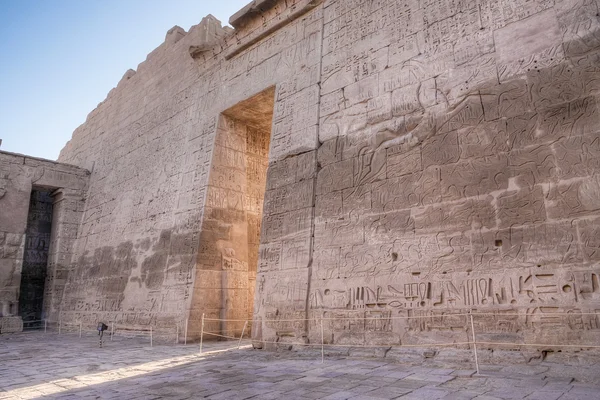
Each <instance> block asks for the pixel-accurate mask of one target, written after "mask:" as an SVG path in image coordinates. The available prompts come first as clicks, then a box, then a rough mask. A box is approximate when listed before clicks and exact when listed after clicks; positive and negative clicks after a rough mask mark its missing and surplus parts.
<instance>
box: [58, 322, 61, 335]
mask: <svg viewBox="0 0 600 400" xmlns="http://www.w3.org/2000/svg"><path fill="white" fill-rule="evenodd" d="M60 322H61V321H60V319H59V320H58V334H59V335H60V325H61V324H60Z"/></svg>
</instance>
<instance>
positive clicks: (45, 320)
mask: <svg viewBox="0 0 600 400" xmlns="http://www.w3.org/2000/svg"><path fill="white" fill-rule="evenodd" d="M47 331H48V320H47V319H44V333H46V332H47Z"/></svg>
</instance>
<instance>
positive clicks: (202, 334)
mask: <svg viewBox="0 0 600 400" xmlns="http://www.w3.org/2000/svg"><path fill="white" fill-rule="evenodd" d="M203 336H204V313H202V323H201V324H200V354H202V339H203Z"/></svg>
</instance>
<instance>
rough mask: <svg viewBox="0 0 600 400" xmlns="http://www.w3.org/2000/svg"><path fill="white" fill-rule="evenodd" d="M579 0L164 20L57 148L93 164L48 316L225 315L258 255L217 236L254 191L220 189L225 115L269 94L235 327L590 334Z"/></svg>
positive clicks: (587, 125) (592, 85)
mask: <svg viewBox="0 0 600 400" xmlns="http://www.w3.org/2000/svg"><path fill="white" fill-rule="evenodd" d="M598 13H599V10H598V4H597V2H596V1H594V0H536V1H531V0H510V1H509V0H499V1H491V0H478V1H476V2H474V1H461V0H436V1H433V0H422V1H376V0H373V1H353V0H327V1H307V0H298V1H286V2H284V1H270V0H269V1H264V0H263V1H254V2H252V3H251V4H250V5H249V6H248V7H246V8H245V9H244V10H242V11H241V12H240V13H238V14H236V15H235V16H234V17H232V19H231V23H232V24H233V25H234V27H235V31H232V30H230V29H222V28H221V27H220V24H219V23H218V22H217V21H215V20H214V19H213V18H211V17H207V18H206V19H205V20H203V22H202V23H201V24H200V25H198V26H196V27H193V28H192V29H191V30H190V32H189V33H186V32H184V31H183V30H181V29H179V28H174V29H172V30H171V31H169V33H168V34H167V38H166V40H165V43H163V44H162V45H161V46H160V47H159V48H157V49H156V50H155V51H154V52H152V53H151V54H150V55H149V56H148V59H147V60H146V61H145V62H144V63H142V64H140V66H139V67H138V70H137V71H135V72H134V71H130V72H128V73H127V74H126V75H125V76H124V78H123V80H122V81H121V83H119V85H118V86H117V88H116V89H115V90H114V91H113V92H111V93H110V94H109V97H108V98H107V100H106V101H105V102H103V103H102V104H101V105H99V107H98V108H97V109H96V110H94V111H93V112H92V113H91V114H90V116H89V118H88V121H87V122H86V124H84V125H82V126H81V127H80V128H78V130H77V131H76V132H75V133H74V135H73V138H72V140H71V141H70V143H69V144H68V145H67V146H66V147H65V149H64V150H63V152H62V153H61V157H60V160H61V161H64V162H69V163H73V164H76V165H80V166H82V167H86V168H88V169H90V170H92V176H91V181H90V190H89V195H88V200H87V202H86V205H85V211H84V217H83V220H82V225H81V229H80V236H79V237H78V239H77V241H76V243H75V252H76V254H77V257H76V261H75V262H74V264H73V269H74V271H76V272H75V273H73V274H70V275H69V283H68V284H67V288H66V290H65V297H64V299H63V302H62V304H61V307H62V311H63V315H64V316H65V318H71V319H85V320H88V321H89V322H93V321H94V320H96V319H98V318H105V319H110V320H114V321H117V322H123V323H127V324H131V325H154V326H163V327H167V326H172V324H173V323H176V324H180V326H183V325H182V324H183V321H184V320H185V319H189V321H190V326H191V327H192V328H190V329H191V330H193V331H194V332H197V330H198V326H199V322H200V319H201V316H202V315H205V317H207V318H211V319H219V318H221V317H223V316H226V317H227V318H239V316H240V315H241V314H243V313H244V312H246V311H243V310H244V307H241V308H237V307H233V308H232V307H230V305H231V304H232V301H233V302H235V301H237V300H235V299H233V297H231V296H228V295H226V294H224V292H223V290H222V289H223V288H224V286H223V282H224V280H225V281H227V282H230V281H232V280H229V278H228V276H230V277H233V276H234V275H235V276H237V277H238V278H239V277H240V276H247V275H248V274H249V273H250V272H249V271H251V270H252V268H253V267H252V266H251V265H250V264H251V263H254V262H256V261H253V260H252V259H251V258H250V257H245V256H242V257H237V255H239V254H241V253H238V252H237V251H236V252H235V255H234V252H232V249H233V248H234V247H232V245H224V244H226V243H233V242H236V241H239V240H241V239H243V238H244V237H245V236H244V235H247V234H248V231H245V232H246V233H243V232H244V230H243V229H241V228H240V226H242V225H244V224H247V222H248V219H247V218H248V214H244V216H243V217H241V216H242V214H240V211H245V212H247V207H246V206H247V203H246V202H252V201H253V199H248V198H246V197H245V196H243V195H242V194H241V193H242V192H243V190H237V189H235V188H232V187H228V186H227V184H231V183H232V182H233V183H235V182H236V179H237V178H234V179H233V180H229V181H228V180H227V174H228V173H231V171H232V169H229V167H228V165H229V164H228V163H235V162H236V160H241V159H242V158H243V157H242V153H243V152H242V151H239V149H238V150H235V148H232V147H231V146H233V144H232V143H235V139H236V134H235V131H236V129H228V128H226V127H227V126H229V125H228V124H230V123H231V121H230V122H227V121H228V119H233V120H238V121H239V120H241V121H242V123H241V125H242V126H246V125H247V123H246V125H244V118H241V117H239V116H232V115H231V114H228V110H232V109H235V106H236V105H237V104H240V103H243V102H244V101H247V100H248V99H251V98H253V97H254V96H256V95H257V94H259V93H263V92H264V91H265V90H268V89H269V88H272V87H274V94H273V96H274V97H273V117H272V124H271V137H270V149H269V166H268V171H267V179H266V192H265V195H264V205H263V207H262V223H261V236H260V251H259V256H258V261H257V275H256V295H255V301H254V318H255V321H254V322H255V323H254V326H253V335H254V337H255V338H257V339H263V340H267V341H284V342H286V341H291V342H303V341H306V340H309V341H313V342H314V341H316V342H320V327H319V326H317V325H318V323H319V322H318V321H319V320H320V319H322V318H338V320H337V321H333V320H330V319H327V320H326V321H330V322H327V323H326V324H325V326H324V331H325V338H326V340H327V341H328V342H335V343H339V344H359V343H365V342H367V343H388V344H411V343H417V342H419V343H422V342H433V341H438V340H441V339H444V340H449V341H455V342H464V341H465V340H466V334H467V327H466V324H467V318H466V317H465V315H462V314H464V313H467V312H469V311H476V312H480V313H481V312H485V313H489V315H485V316H481V317H479V318H478V320H477V322H476V324H477V325H478V326H477V329H478V331H479V332H482V334H483V335H484V337H485V335H487V337H488V338H492V339H493V338H496V339H502V340H504V341H512V342H522V341H533V340H543V339H547V338H546V335H548V333H549V332H550V333H551V334H552V338H551V339H552V340H555V341H556V339H557V338H559V339H561V340H588V339H589V340H591V341H597V339H595V338H596V337H597V333H598V329H600V319H599V317H598V316H597V314H596V313H597V311H596V310H600V305H599V298H600V287H599V282H598V276H599V275H598V274H600V271H599V262H600V259H599V257H598V254H600V250H599V249H600V244H599V243H598V240H597V236H598V231H599V229H600V224H599V222H600V217H599V211H600V203H599V199H600V178H599V175H598V168H599V160H600V147H599V144H600V136H599V135H600V124H599V122H600V121H599V115H598V105H597V96H598V90H599V89H600V79H599V78H598V77H599V76H600V74H599V72H600V22H599V17H598ZM263 112H266V111H263ZM233 125H234V126H235V122H233ZM232 131H233V132H234V133H233V134H232V133H231V132H232ZM237 136H240V135H239V134H237ZM240 137H241V136H240ZM223 143H229V144H223ZM238 153H239V154H238ZM238 156H239V157H238ZM236 157H238V158H236ZM240 157H241V158H240ZM224 166H225V167H227V168H223V167H224ZM247 168H248V165H246V164H245V163H241V164H238V165H237V167H236V168H233V169H236V170H237V173H239V174H241V175H240V177H241V176H242V175H243V173H244V172H247ZM222 172H225V174H224V175H223V176H224V177H225V178H224V179H225V180H220V181H219V180H218V177H219V174H220V173H222ZM230 176H231V175H230ZM246 177H247V176H246ZM240 179H242V180H243V179H244V178H243V177H241V178H240ZM219 182H220V183H219ZM257 204H258V203H257ZM234 217H235V218H234ZM238 217H239V218H238ZM238 222H240V223H241V224H242V225H239V224H238ZM246 226H247V225H244V227H246ZM236 235H237V236H236ZM215 238H218V240H215ZM246 239H247V238H246ZM218 241H221V242H219V243H217V242H218ZM234 259H235V260H238V261H240V260H241V264H239V265H244V264H243V263H248V265H247V266H243V267H240V268H239V271H238V272H239V273H237V272H236V268H229V269H228V267H227V265H230V264H228V263H227V260H229V261H232V262H233V261H235V260H234ZM236 263H237V261H236ZM236 265H237V264H236ZM224 271H229V272H224ZM244 274H245V275H244ZM242 280H244V283H243V284H242V283H240V285H239V287H237V288H240V289H242V290H241V291H239V293H242V292H243V293H247V292H248V290H250V288H249V287H247V286H244V285H249V282H251V280H250V279H246V278H244V279H242ZM227 287H228V286H227ZM231 289H235V288H231ZM233 292H235V291H233ZM233 292H231V293H233ZM236 293H238V292H236ZM239 293H238V294H239ZM232 296H233V295H232ZM234 297H235V296H234ZM237 298H240V296H237ZM236 304H237V303H236ZM234 310H237V311H234ZM563 313H568V314H569V315H568V316H565V315H563ZM404 317H407V318H409V317H410V318H412V317H426V318H422V319H400V318H404ZM291 319H298V321H288V320H291ZM304 319H306V320H304ZM279 320H284V321H279ZM210 329H211V330H219V329H222V330H223V329H225V330H227V328H224V326H223V325H222V324H218V323H213V324H212V325H211V327H210ZM236 329H237V328H236ZM190 333H192V332H190Z"/></svg>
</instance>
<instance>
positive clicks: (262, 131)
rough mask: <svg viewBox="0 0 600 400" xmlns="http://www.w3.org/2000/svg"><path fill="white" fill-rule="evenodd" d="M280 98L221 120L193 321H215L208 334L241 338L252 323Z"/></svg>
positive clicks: (259, 99)
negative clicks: (202, 316)
mask: <svg viewBox="0 0 600 400" xmlns="http://www.w3.org/2000/svg"><path fill="white" fill-rule="evenodd" d="M274 95H275V89H274V88H270V89H267V90H265V91H263V92H261V93H259V94H257V95H255V96H253V97H251V98H249V99H247V100H245V101H242V102H240V103H238V104H237V105H235V106H234V107H231V108H230V109H228V110H226V111H224V112H223V113H222V114H221V115H220V117H219V123H218V126H217V133H216V138H215V145H214V152H213V160H212V167H211V172H210V178H209V187H208V191H207V194H206V196H207V197H206V204H205V209H204V218H203V225H202V233H201V237H200V251H199V259H198V265H199V269H198V275H197V277H196V288H195V296H194V300H193V304H192V312H191V318H190V319H191V320H192V321H193V322H194V323H197V321H198V318H197V317H198V314H199V311H202V313H203V314H205V316H206V317H207V318H209V319H212V321H207V322H206V324H205V331H206V332H220V334H221V335H224V336H239V334H240V333H241V331H242V330H243V328H244V321H251V320H252V314H253V303H254V290H255V283H256V273H257V265H258V253H259V244H260V232H261V221H262V211H263V202H264V194H265V186H266V181H267V167H268V165H269V144H270V138H271V125H272V121H273V107H274ZM195 310H196V311H197V312H194V311H195ZM216 320H220V321H216ZM192 329H193V328H192ZM249 329H250V327H248V328H246V332H247V333H250V332H249Z"/></svg>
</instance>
